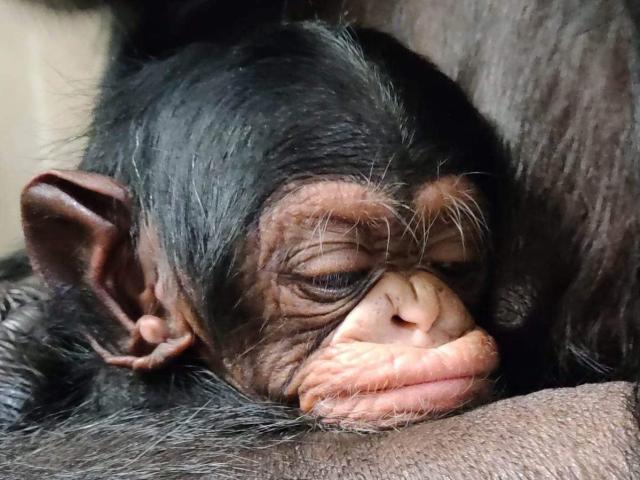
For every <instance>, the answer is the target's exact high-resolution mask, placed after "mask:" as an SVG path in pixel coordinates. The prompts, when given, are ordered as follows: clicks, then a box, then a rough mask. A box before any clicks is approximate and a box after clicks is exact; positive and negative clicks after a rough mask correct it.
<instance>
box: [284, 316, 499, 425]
mask: <svg viewBox="0 0 640 480" xmlns="http://www.w3.org/2000/svg"><path fill="white" fill-rule="evenodd" d="M497 365H498V354H497V350H496V345H495V342H494V341H493V339H492V338H491V337H490V336H489V335H487V334H486V332H484V331H483V330H481V329H479V328H476V329H474V330H472V331H470V332H468V333H467V334H465V335H463V336H462V337H460V338H458V339H457V340H454V341H452V342H449V343H447V344H445V345H442V346H440V347H438V348H432V349H424V348H416V347H410V346H403V345H397V344H374V343H366V342H351V343H343V344H338V345H331V346H327V347H324V348H323V349H321V350H320V351H318V352H317V353H316V354H315V355H314V356H312V357H311V358H310V359H309V360H308V361H307V364H306V365H305V367H304V368H303V369H302V370H301V371H300V373H299V375H297V377H296V378H295V379H294V382H292V384H291V385H290V389H289V392H288V393H289V394H297V396H298V398H299V401H300V408H301V409H302V410H303V411H305V412H308V413H310V414H312V415H314V416H319V417H322V418H323V420H324V421H325V422H330V423H340V424H342V425H352V426H358V425H368V426H369V425H370V426H375V427H389V426H393V425H397V424H402V423H406V422H407V421H409V420H419V419H423V418H426V417H429V416H433V415H441V414H444V413H447V412H450V411H452V410H455V409H458V408H460V407H462V406H464V405H466V404H468V403H470V402H473V401H477V400H479V399H480V398H482V397H486V396H487V395H488V393H489V392H490V382H489V380H488V376H489V375H490V374H491V372H493V371H494V370H495V368H496V367H497Z"/></svg>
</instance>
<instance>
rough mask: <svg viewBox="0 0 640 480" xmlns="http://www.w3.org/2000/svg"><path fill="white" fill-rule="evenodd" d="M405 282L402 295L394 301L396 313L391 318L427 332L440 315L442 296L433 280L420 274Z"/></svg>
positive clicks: (400, 323)
mask: <svg viewBox="0 0 640 480" xmlns="http://www.w3.org/2000/svg"><path fill="white" fill-rule="evenodd" d="M393 281H394V282H396V281H398V280H397V279H394V280H393ZM404 283H405V285H403V286H402V287H401V288H402V292H401V295H399V296H398V297H396V299H395V300H396V301H394V302H393V303H394V307H395V310H396V314H395V315H394V317H393V318H392V319H391V320H392V321H393V322H396V323H399V325H400V326H402V322H405V323H408V324H412V325H414V326H415V328H417V329H419V330H421V331H422V332H425V333H426V332H428V331H429V330H430V329H431V327H432V326H433V324H434V323H435V321H436V320H437V319H438V316H439V315H440V298H439V296H438V293H437V291H436V287H435V285H434V284H433V283H432V282H429V281H425V280H424V279H423V278H421V277H419V276H418V275H412V276H411V277H409V278H408V279H407V280H405V281H404ZM393 300H394V299H392V301H393ZM405 326H409V325H405Z"/></svg>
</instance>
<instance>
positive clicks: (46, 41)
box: [0, 0, 111, 255]
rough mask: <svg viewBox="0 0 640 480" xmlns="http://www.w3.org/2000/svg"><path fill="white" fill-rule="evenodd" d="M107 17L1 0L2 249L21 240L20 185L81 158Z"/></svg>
mask: <svg viewBox="0 0 640 480" xmlns="http://www.w3.org/2000/svg"><path fill="white" fill-rule="evenodd" d="M110 21H111V16H110V15H109V12H108V11H107V10H106V9H104V8H93V9H86V10H54V9H51V8H48V7H46V6H45V5H44V2H34V1H29V0H0V255H2V254H3V253H7V252H8V251H11V250H13V249H15V248H18V247H19V246H20V244H21V237H20V218H19V208H18V200H19V194H20V190H21V188H22V186H23V185H24V184H25V183H26V182H27V181H28V179H29V178H30V177H31V176H32V175H33V174H34V173H35V172H37V171H40V170H43V169H45V168H49V167H51V166H58V167H69V166H73V165H74V164H75V163H77V161H78V160H79V154H80V152H81V149H82V147H83V141H82V138H80V137H79V136H80V135H81V134H82V133H83V131H84V130H85V129H86V125H87V122H88V119H89V115H90V110H91V104H92V100H93V97H94V95H95V91H96V85H97V83H98V82H99V80H100V78H101V75H102V72H103V68H104V65H105V62H106V52H107V47H108V42H109V39H108V35H109V28H110Z"/></svg>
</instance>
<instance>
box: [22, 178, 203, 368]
mask: <svg viewBox="0 0 640 480" xmlns="http://www.w3.org/2000/svg"><path fill="white" fill-rule="evenodd" d="M131 215H132V212H131V202H130V199H129V194H128V192H127V189H126V188H125V187H123V186H122V185H120V184H119V183H117V182H116V181H114V180H113V179H111V178H109V177H106V176H103V175H98V174H93V173H87V172H80V171H62V170H51V171H48V172H45V173H43V174H41V175H39V176H37V177H36V178H34V179H33V180H32V181H31V182H30V183H29V184H28V185H27V186H26V187H25V189H24V191H23V193H22V220H23V229H24V235H25V240H26V245H27V251H28V253H29V256H30V258H31V261H32V264H33V267H34V269H35V270H36V271H37V272H38V273H39V274H40V275H41V276H42V277H43V278H44V279H45V281H46V282H47V283H48V284H49V285H50V286H51V287H53V288H54V289H60V288H63V289H64V288H77V287H81V286H84V287H88V288H89V289H91V290H92V291H93V293H94V294H95V296H96V298H97V299H98V300H99V301H100V302H101V303H102V304H103V305H104V306H105V307H106V308H107V310H108V311H109V312H110V314H111V315H112V316H113V317H114V318H115V319H117V320H118V321H119V323H120V324H121V325H122V326H123V327H124V328H125V329H126V330H127V331H128V332H129V338H130V342H129V352H127V354H126V355H112V354H110V353H109V352H107V351H106V350H104V349H103V348H102V347H100V345H98V344H97V343H95V342H94V347H95V348H96V350H98V352H99V353H100V354H101V355H102V356H103V357H105V359H106V360H107V361H108V362H109V363H112V364H116V365H122V366H129V367H132V368H140V369H148V368H155V367H157V366H159V365H162V364H164V362H165V361H166V360H169V359H171V358H173V357H175V356H177V355H179V354H180V353H182V351H184V350H185V349H186V348H187V347H188V346H189V345H190V344H191V342H192V340H193V334H192V333H191V331H190V329H188V328H186V327H184V325H183V324H182V323H184V322H182V323H181V324H180V325H178V326H177V327H176V325H169V324H170V323H172V319H171V318H167V317H166V315H162V314H158V315H156V313H157V312H156V310H161V311H163V312H168V311H171V310H172V309H173V308H172V307H173V306H172V305H162V306H161V307H163V308H156V307H155V304H156V299H155V297H154V287H155V284H156V283H157V281H158V279H157V277H156V274H155V265H152V267H151V268H149V269H147V270H149V272H151V275H153V278H152V279H148V278H145V276H146V275H145V273H147V272H145V271H144V269H143V266H142V265H141V262H140V261H139V259H138V256H137V255H136V252H135V250H134V246H133V245H132V243H131V236H130V231H131ZM165 307H166V308H165ZM173 323H175V322H173ZM141 332H142V335H141ZM145 332H146V335H145Z"/></svg>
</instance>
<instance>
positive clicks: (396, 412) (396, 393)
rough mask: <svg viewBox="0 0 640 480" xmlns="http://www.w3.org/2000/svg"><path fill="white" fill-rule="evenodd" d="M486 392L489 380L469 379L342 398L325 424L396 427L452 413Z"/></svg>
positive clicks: (331, 405)
mask: <svg viewBox="0 0 640 480" xmlns="http://www.w3.org/2000/svg"><path fill="white" fill-rule="evenodd" d="M483 391H485V392H488V391H489V382H488V380H485V379H478V378H475V377H473V376H468V377H459V378H450V379H443V380H435V381H430V382H425V383H418V384H415V385H407V386H405V387H399V388H394V389H390V390H382V391H375V392H366V393H359V394H356V395H351V396H344V397H343V396H338V397H334V398H333V399H332V400H331V401H330V402H328V404H327V405H326V407H327V410H328V411H327V413H328V415H325V416H324V421H325V422H326V423H340V424H342V425H349V424H354V425H362V424H371V425H373V426H376V427H388V426H394V425H398V424H402V423H407V422H411V421H418V420H423V419H425V418H428V417H434V416H439V415H443V414H445V413H450V412H452V411H454V410H456V409H459V408H461V407H463V406H465V405H466V404H467V403H468V402H470V401H471V400H474V401H475V400H477V399H478V398H479V397H481V396H482V395H481V394H482V392H483ZM329 412H331V413H329ZM372 412H374V413H372ZM319 413H321V412H319Z"/></svg>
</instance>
